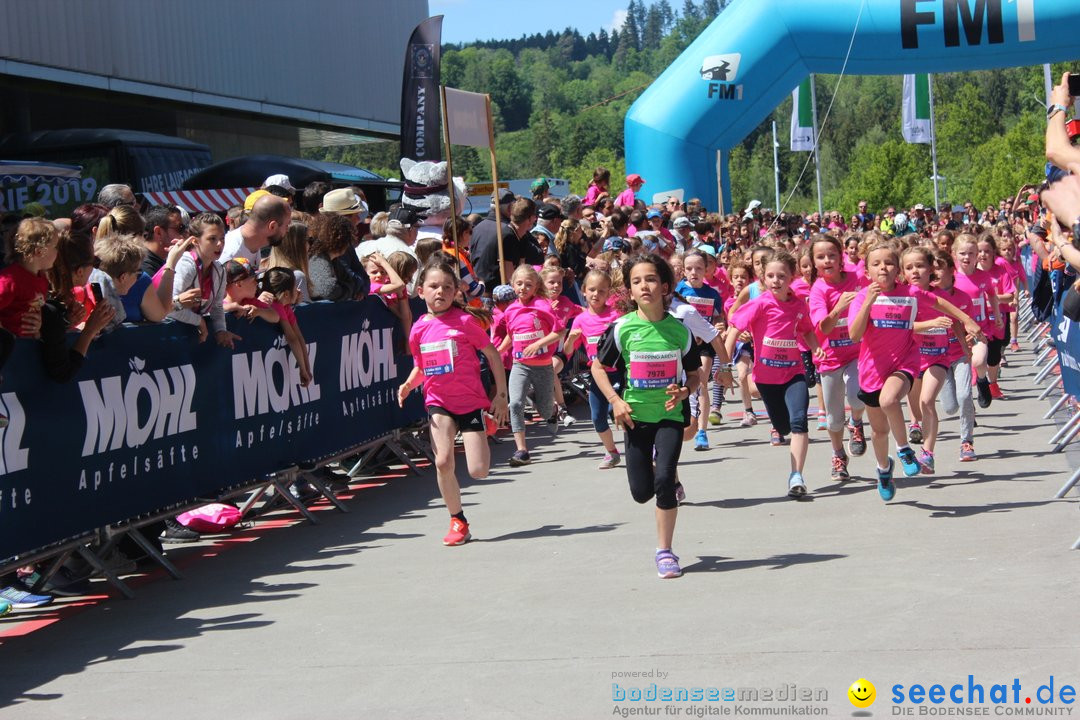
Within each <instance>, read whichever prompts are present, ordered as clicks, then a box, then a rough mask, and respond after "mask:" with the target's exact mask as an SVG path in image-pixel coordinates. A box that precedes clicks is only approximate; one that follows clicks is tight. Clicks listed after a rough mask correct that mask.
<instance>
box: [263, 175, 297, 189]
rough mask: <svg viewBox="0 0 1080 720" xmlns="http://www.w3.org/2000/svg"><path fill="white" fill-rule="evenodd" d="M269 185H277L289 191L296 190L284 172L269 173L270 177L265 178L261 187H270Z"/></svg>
mask: <svg viewBox="0 0 1080 720" xmlns="http://www.w3.org/2000/svg"><path fill="white" fill-rule="evenodd" d="M271 185H277V186H278V187H283V188H285V189H286V190H288V191H289V192H296V188H294V187H293V186H292V183H291V182H289V176H288V175H285V174H284V173H278V174H277V175H271V176H270V177H268V178H266V180H265V182H263V187H270V186H271Z"/></svg>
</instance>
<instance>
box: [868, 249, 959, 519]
mask: <svg viewBox="0 0 1080 720" xmlns="http://www.w3.org/2000/svg"><path fill="white" fill-rule="evenodd" d="M866 274H867V278H868V279H869V280H870V285H869V286H867V287H866V288H864V289H863V290H861V291H860V292H859V294H858V295H857V296H856V297H855V300H854V301H852V303H851V307H850V309H849V310H848V330H849V332H850V334H851V339H852V340H853V341H855V342H862V345H861V346H860V348H859V387H860V390H859V397H860V398H861V399H862V401H863V403H865V404H866V406H867V414H868V415H869V416H870V428H871V431H872V442H873V444H874V455H875V457H876V458H877V474H878V494H880V495H881V498H882V499H883V500H885V501H889V500H892V499H893V497H895V495H896V485H895V483H893V479H892V475H893V461H892V458H890V457H889V432H890V431H891V432H892V435H893V437H894V438H895V440H896V445H897V450H896V454H897V457H899V458H900V462H901V464H902V465H903V468H904V474H905V475H907V476H908V477H911V476H913V475H917V474H918V473H919V471H920V469H921V467H920V465H919V462H918V459H917V458H916V457H915V452H914V451H913V450H912V449H911V448H910V447H909V446H908V444H907V428H906V427H905V425H904V413H903V410H902V409H901V407H900V400H901V399H902V398H903V397H904V396H905V395H907V394H908V391H909V390H910V389H911V384H912V382H913V381H914V379H915V375H916V374H917V373H918V370H919V355H918V348H917V346H916V345H915V338H914V328H915V315H916V312H917V310H918V306H919V303H927V304H929V305H931V306H936V307H937V309H938V310H941V311H942V312H945V313H946V314H948V315H950V316H952V317H954V318H955V319H958V320H961V321H963V320H964V319H965V318H966V317H967V316H966V315H963V314H962V313H960V312H959V311H958V310H957V309H956V307H955V306H954V305H952V303H949V302H947V301H945V300H943V299H941V298H939V297H938V296H936V295H934V294H933V293H931V292H929V291H926V290H922V289H921V288H919V287H917V286H913V285H904V286H898V285H897V278H898V277H899V274H900V256H899V254H898V253H897V252H896V250H895V248H894V247H893V246H892V245H891V244H888V243H881V244H879V245H875V246H874V247H872V248H870V251H869V252H868V253H867V256H866ZM967 323H968V324H967V325H966V327H967V329H968V331H969V332H978V328H977V326H976V325H975V323H974V322H973V321H971V320H970V318H968V320H967Z"/></svg>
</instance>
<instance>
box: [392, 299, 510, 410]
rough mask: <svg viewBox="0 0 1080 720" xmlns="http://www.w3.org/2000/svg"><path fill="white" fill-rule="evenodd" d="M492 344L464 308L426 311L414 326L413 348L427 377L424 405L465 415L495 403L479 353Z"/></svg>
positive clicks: (425, 379)
mask: <svg viewBox="0 0 1080 720" xmlns="http://www.w3.org/2000/svg"><path fill="white" fill-rule="evenodd" d="M490 344H491V340H490V339H489V338H488V334H487V332H486V331H485V330H484V328H483V326H481V325H480V321H479V320H477V319H476V318H474V317H473V316H472V315H470V314H468V313H467V312H465V311H464V310H462V309H461V308H457V307H451V308H450V309H449V310H447V311H446V312H444V313H442V314H441V315H432V314H431V313H425V314H424V315H422V316H421V317H420V319H419V320H417V321H416V322H415V323H414V324H413V326H412V332H411V333H409V347H411V348H412V353H413V359H414V361H415V362H416V363H417V364H418V365H419V366H420V368H421V370H422V372H423V378H424V405H427V406H435V407H441V408H443V409H444V410H446V411H447V412H451V413H454V414H455V415H464V414H466V413H471V412H474V411H476V410H481V409H483V408H486V407H488V406H489V405H491V402H490V401H489V400H488V397H487V393H486V392H484V384H483V383H482V382H481V381H480V360H479V359H478V358H477V357H476V352H477V351H478V350H481V349H483V348H485V347H487V346H488V345H490Z"/></svg>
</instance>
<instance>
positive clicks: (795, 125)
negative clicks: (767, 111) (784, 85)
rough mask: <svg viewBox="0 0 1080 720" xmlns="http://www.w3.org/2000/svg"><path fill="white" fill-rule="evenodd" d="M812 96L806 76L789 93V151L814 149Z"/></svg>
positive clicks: (808, 79)
mask: <svg viewBox="0 0 1080 720" xmlns="http://www.w3.org/2000/svg"><path fill="white" fill-rule="evenodd" d="M813 102H814V96H813V93H811V92H810V78H806V79H805V80H803V81H802V83H800V84H799V87H797V88H795V90H794V91H793V92H792V93H791V152H808V151H810V150H813V149H814V106H813V104H812V103H813Z"/></svg>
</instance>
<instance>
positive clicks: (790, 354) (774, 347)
mask: <svg viewBox="0 0 1080 720" xmlns="http://www.w3.org/2000/svg"><path fill="white" fill-rule="evenodd" d="M758 362H760V363H761V364H762V365H765V366H766V367H774V368H791V367H795V365H796V364H801V363H802V357H801V356H800V355H799V345H798V343H796V342H795V341H794V340H778V339H776V338H771V337H766V338H765V339H764V340H762V341H761V357H760V358H759V359H758Z"/></svg>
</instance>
